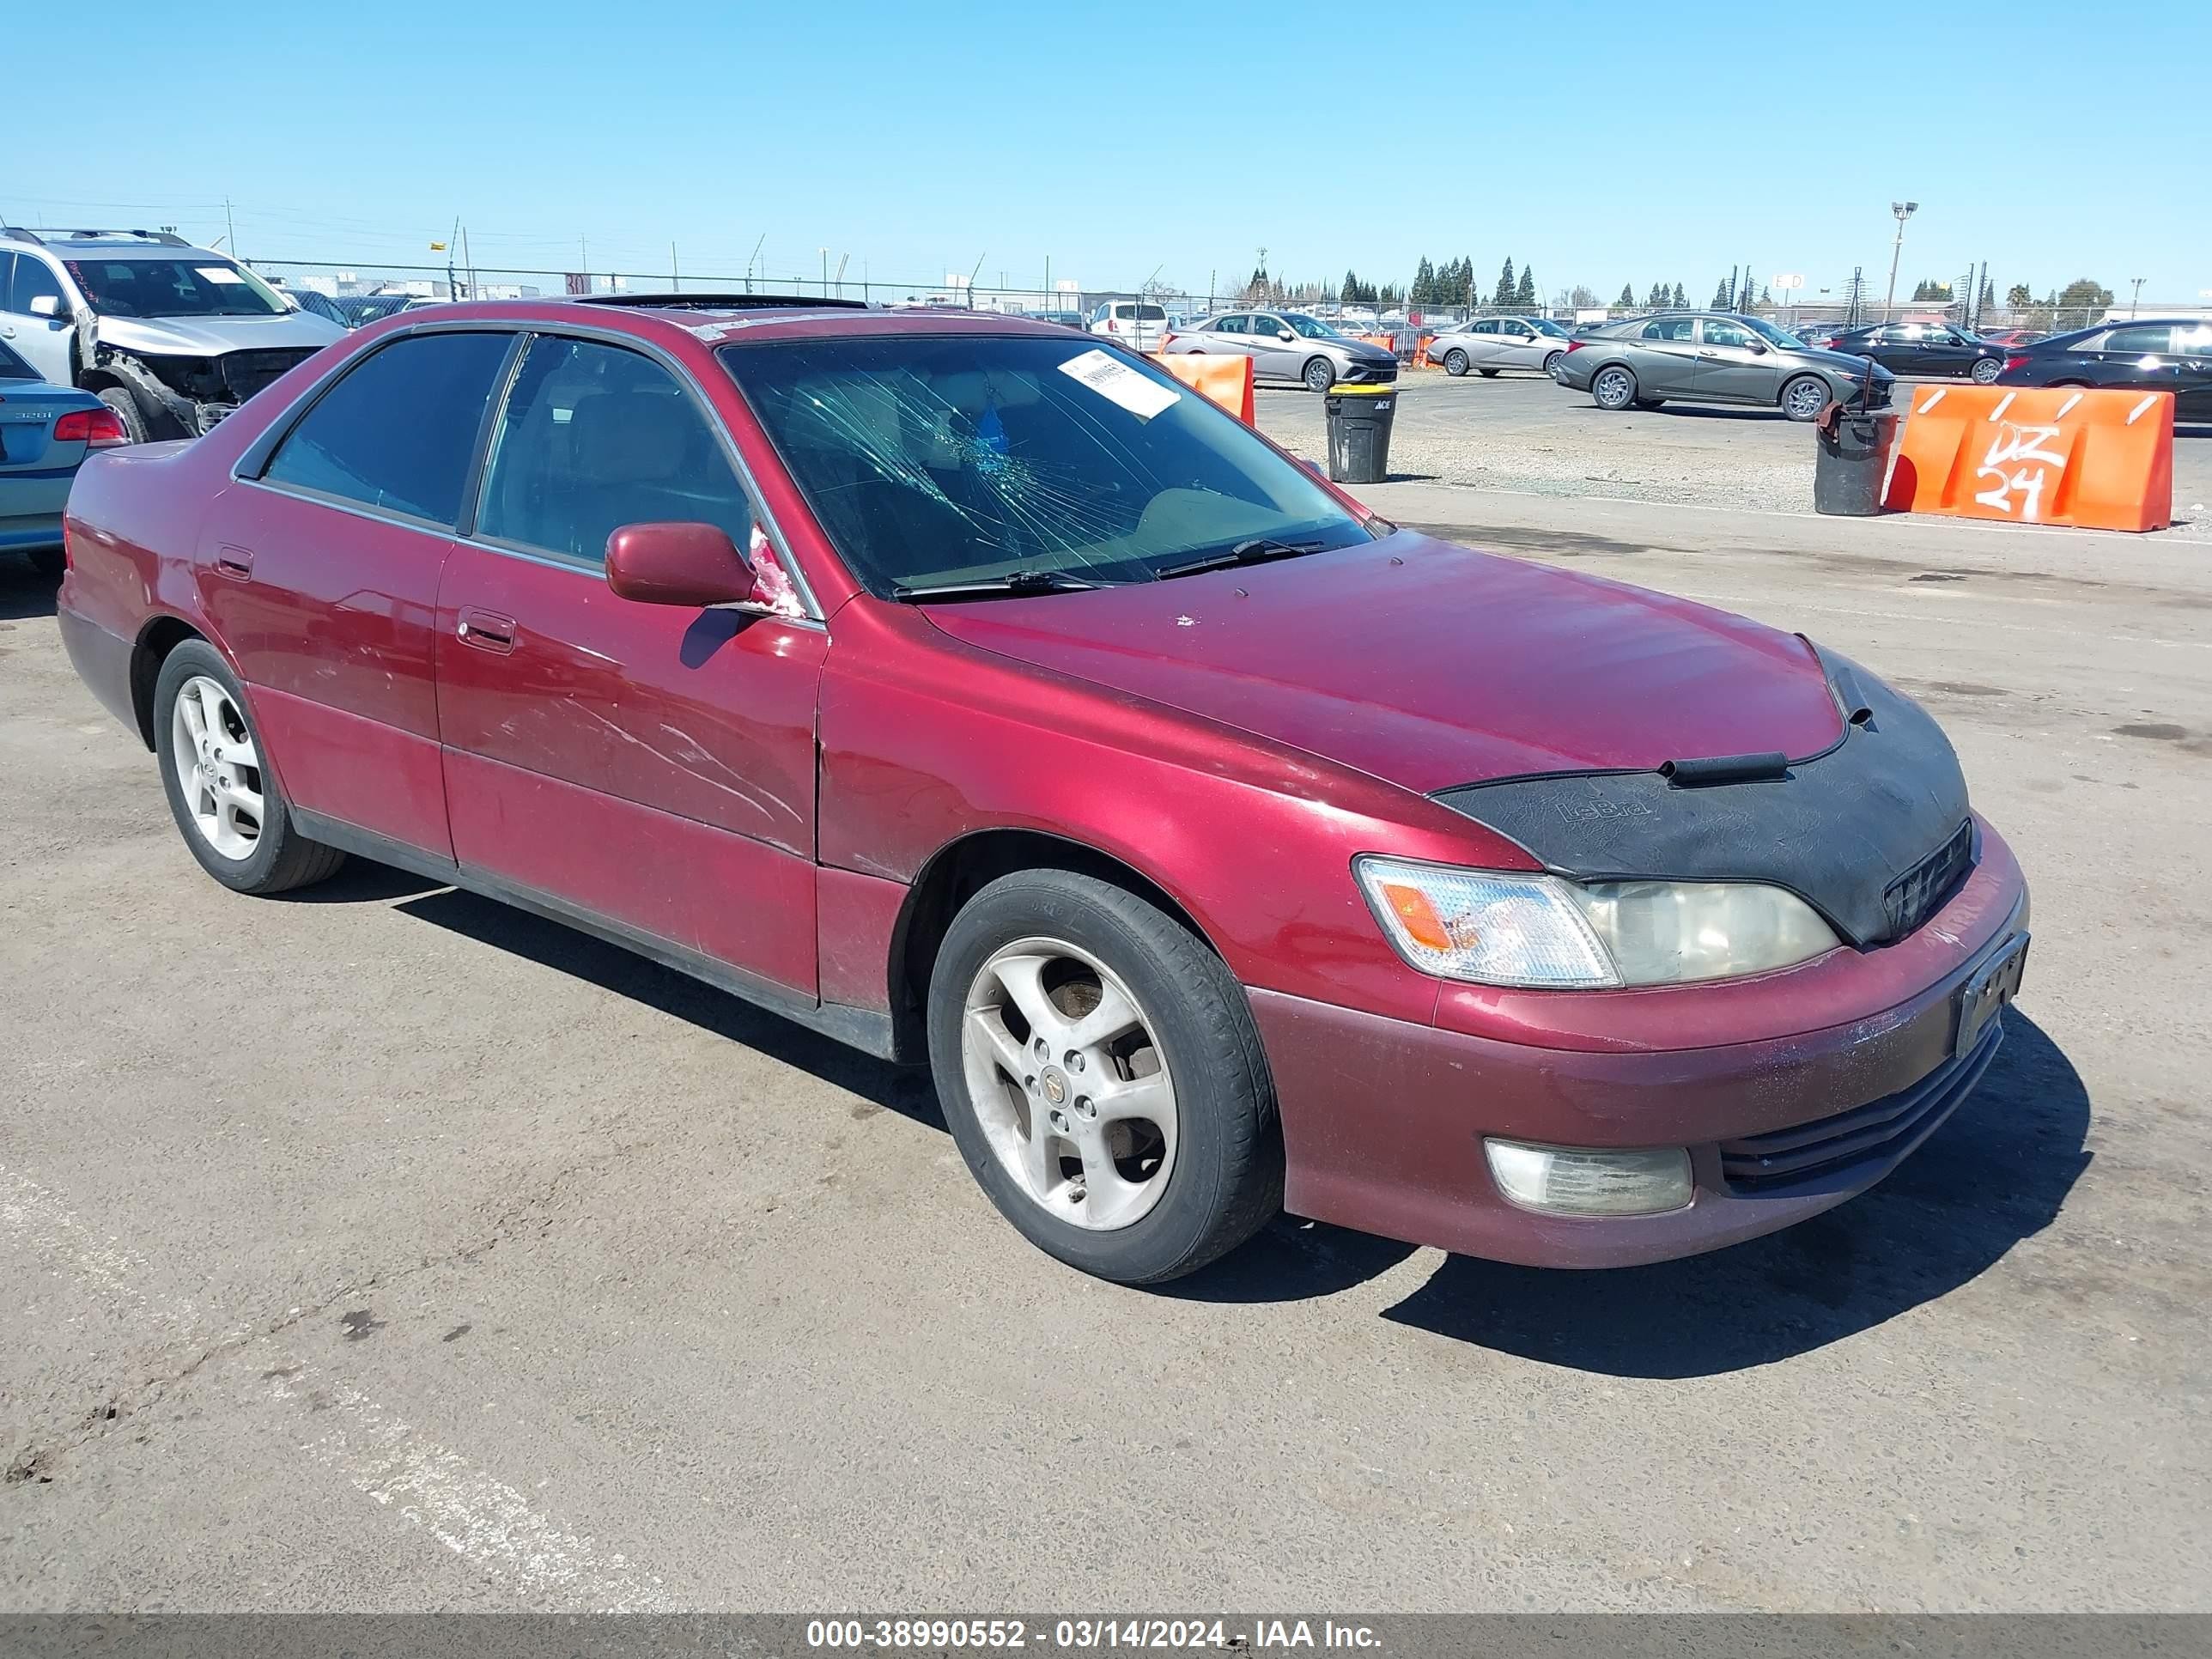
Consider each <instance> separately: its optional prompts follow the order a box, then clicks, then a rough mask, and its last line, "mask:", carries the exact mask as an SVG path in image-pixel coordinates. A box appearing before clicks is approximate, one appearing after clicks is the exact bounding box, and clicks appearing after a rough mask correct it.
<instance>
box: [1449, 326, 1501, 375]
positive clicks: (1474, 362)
mask: <svg viewBox="0 0 2212 1659" xmlns="http://www.w3.org/2000/svg"><path fill="white" fill-rule="evenodd" d="M1455 344H1457V345H1458V346H1460V347H1461V348H1462V349H1463V350H1465V351H1466V353H1467V361H1468V367H1469V368H1488V369H1495V368H1498V366H1499V359H1500V357H1501V356H1502V355H1503V349H1502V345H1501V343H1500V341H1499V339H1498V319H1497V318H1495V317H1479V318H1477V319H1475V320H1474V322H1472V323H1469V324H1468V326H1467V332H1466V333H1465V335H1464V336H1462V337H1461V338H1460V339H1459V340H1457V341H1456V342H1455Z"/></svg>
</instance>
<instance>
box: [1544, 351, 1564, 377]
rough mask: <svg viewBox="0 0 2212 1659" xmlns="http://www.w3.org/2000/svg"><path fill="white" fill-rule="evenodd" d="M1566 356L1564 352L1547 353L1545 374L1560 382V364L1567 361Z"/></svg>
mask: <svg viewBox="0 0 2212 1659" xmlns="http://www.w3.org/2000/svg"><path fill="white" fill-rule="evenodd" d="M1566 355H1567V354H1566V353H1565V352H1564V351H1551V352H1547V353H1546V354H1545V355H1544V373H1545V374H1547V375H1549V376H1550V377H1551V378H1552V379H1553V380H1558V379H1559V364H1560V363H1561V362H1563V361H1564V360H1565V357H1566Z"/></svg>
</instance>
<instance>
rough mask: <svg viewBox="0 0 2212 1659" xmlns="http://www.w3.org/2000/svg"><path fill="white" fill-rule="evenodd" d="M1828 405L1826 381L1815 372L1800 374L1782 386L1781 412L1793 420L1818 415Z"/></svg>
mask: <svg viewBox="0 0 2212 1659" xmlns="http://www.w3.org/2000/svg"><path fill="white" fill-rule="evenodd" d="M1827 406H1828V383H1827V382H1826V380H1822V379H1821V378H1820V376H1819V375H1817V374H1800V375H1798V376H1797V377H1796V379H1795V380H1791V381H1790V383H1789V384H1788V385H1786V386H1784V387H1783V388H1782V412H1783V413H1784V415H1787V416H1789V417H1790V419H1791V420H1793V421H1811V420H1817V419H1818V418H1819V417H1820V411H1821V410H1824V409H1826V407H1827Z"/></svg>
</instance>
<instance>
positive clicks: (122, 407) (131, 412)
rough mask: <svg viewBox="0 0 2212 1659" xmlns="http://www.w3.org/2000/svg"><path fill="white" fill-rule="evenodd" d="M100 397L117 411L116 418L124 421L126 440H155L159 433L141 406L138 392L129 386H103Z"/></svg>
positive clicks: (145, 441) (136, 442)
mask: <svg viewBox="0 0 2212 1659" xmlns="http://www.w3.org/2000/svg"><path fill="white" fill-rule="evenodd" d="M99 398H100V402H102V403H104V404H106V405H107V406H108V407H109V408H110V409H112V410H114V411H115V418H116V419H117V420H118V421H120V422H123V436H124V439H125V441H126V442H129V443H134V444H143V443H151V442H152V441H154V439H155V436H156V434H155V429H154V422H153V420H152V418H151V417H150V416H149V415H148V414H147V413H146V411H145V410H144V409H143V408H142V407H141V406H140V404H139V402H138V396H137V393H136V392H132V391H131V388H130V387H129V386H103V387H102V388H101V389H100V392H99Z"/></svg>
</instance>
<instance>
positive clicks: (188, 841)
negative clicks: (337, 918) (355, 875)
mask: <svg viewBox="0 0 2212 1659" xmlns="http://www.w3.org/2000/svg"><path fill="white" fill-rule="evenodd" d="M154 751H155V756H156V757H158V758H159V759H160V761H161V784H162V787H163V788H164V789H165V790H166V791H167V794H168V797H169V811H171V812H172V813H173V814H174V815H175V817H176V820H177V828H178V829H179V830H181V831H183V833H184V837H185V846H187V847H189V848H191V853H192V856H193V857H194V858H196V859H197V860H199V861H200V867H201V868H202V869H204V870H205V871H206V872H208V874H210V875H211V876H213V877H214V878H216V880H217V881H219V882H221V883H222V884H223V885H224V886H226V887H228V888H230V889H232V890H234V891H236V892H240V893H255V894H261V893H282V892H284V891H286V890H289V889H290V888H294V887H305V886H307V884H309V883H311V882H318V881H321V880H323V879H325V878H326V877H328V876H331V875H332V874H334V873H336V872H337V868H338V866H340V865H342V864H343V863H344V862H345V854H343V853H341V852H339V851H338V850H337V848H334V847H325V846H324V845H323V844H322V842H315V841H309V840H308V839H307V837H306V836H302V835H301V833H300V832H299V831H298V830H297V829H294V828H293V827H292V816H291V811H290V810H289V807H288V806H287V805H286V804H285V800H284V794H283V790H281V789H280V788H278V787H277V784H276V774H275V773H274V772H273V771H271V770H270V768H269V765H268V763H267V760H266V758H265V756H264V751H263V749H262V742H261V736H260V733H258V732H256V731H255V730H254V729H253V725H252V721H251V720H248V719H247V718H246V696H245V693H244V692H243V691H241V690H240V688H239V684H238V677H237V676H236V675H235V674H233V673H232V672H231V671H230V665H229V664H228V663H227V662H225V661H224V660H223V659H222V653H220V652H218V651H217V650H216V648H215V647H213V646H211V645H210V644H209V643H208V642H207V641H204V640H186V641H185V642H184V643H183V644H181V645H179V646H178V647H177V648H176V649H175V650H173V651H172V652H170V653H169V654H168V656H167V658H166V659H164V660H163V661H162V664H161V676H160V678H158V679H156V680H155V684H154Z"/></svg>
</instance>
